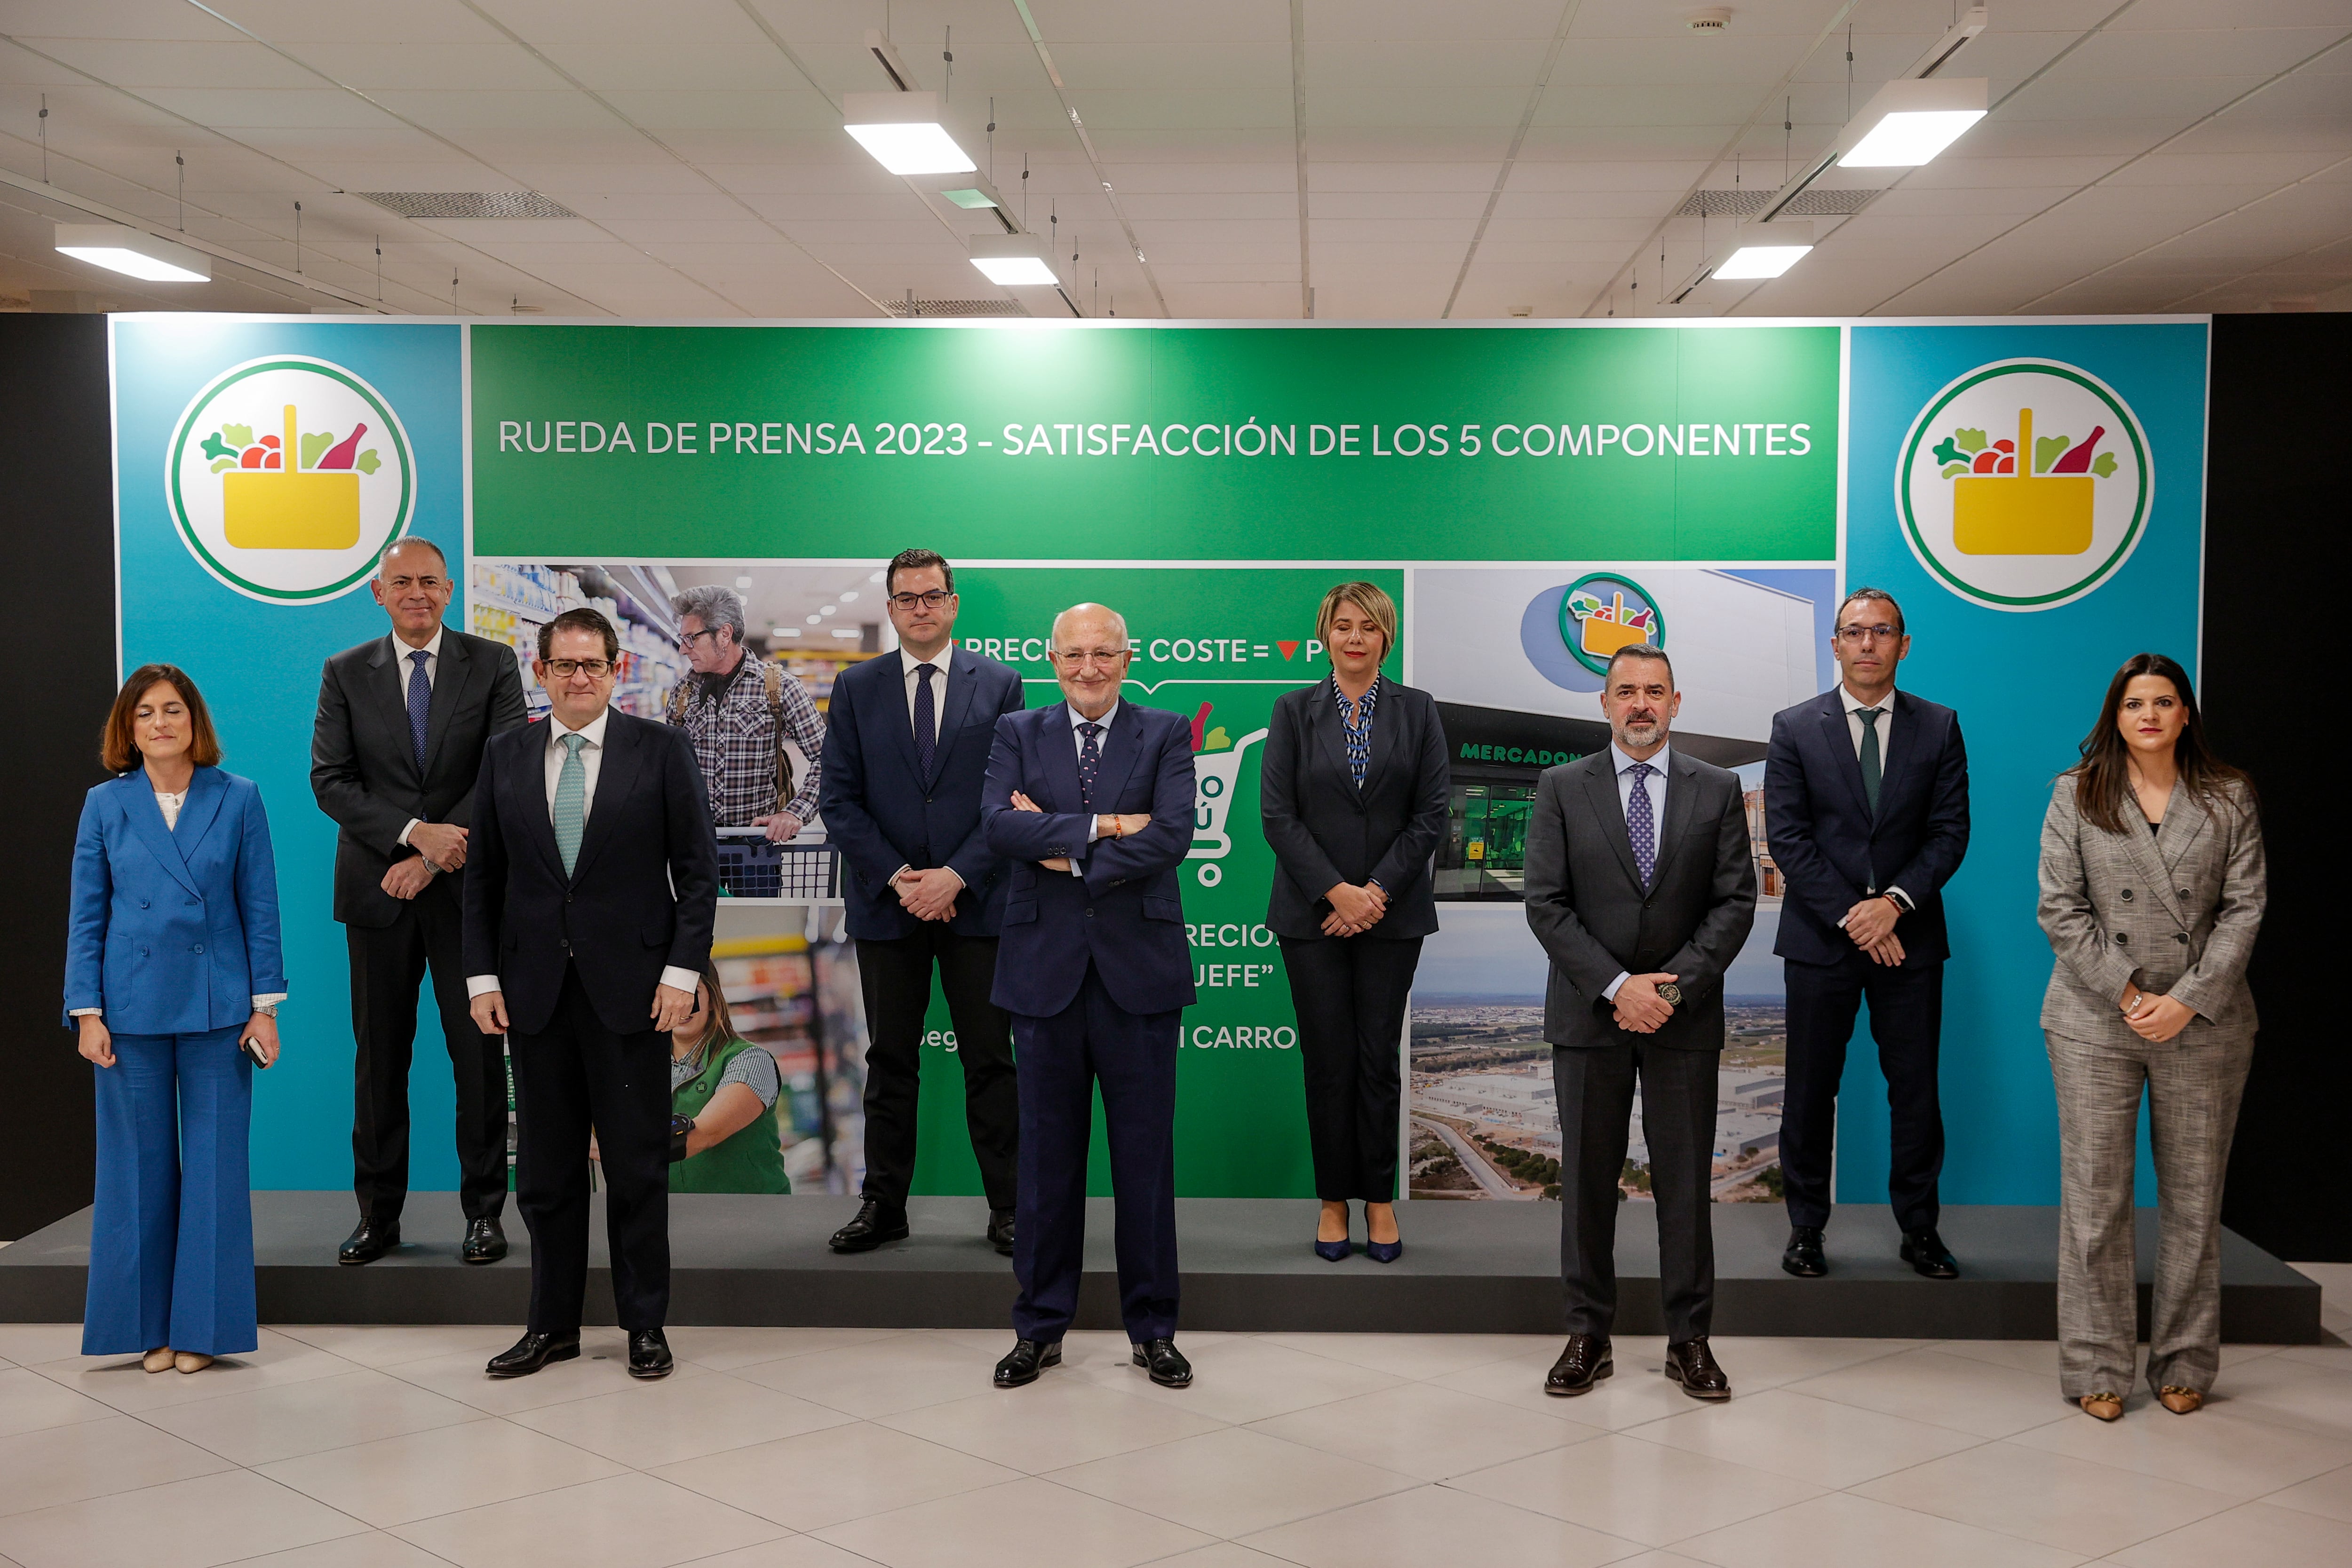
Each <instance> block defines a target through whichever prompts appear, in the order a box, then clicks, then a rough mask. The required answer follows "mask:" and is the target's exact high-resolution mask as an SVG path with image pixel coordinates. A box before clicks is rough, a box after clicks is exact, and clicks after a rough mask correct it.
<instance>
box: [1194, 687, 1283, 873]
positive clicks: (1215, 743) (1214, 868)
mask: <svg viewBox="0 0 2352 1568" xmlns="http://www.w3.org/2000/svg"><path fill="white" fill-rule="evenodd" d="M1209 711H1210V705H1209V704H1207V703H1202V705H1201V710H1200V711H1199V712H1198V713H1196V714H1194V715H1193V716H1192V850H1191V852H1188V853H1187V854H1186V855H1185V857H1184V858H1185V859H1186V860H1195V861H1202V862H1205V863H1204V864H1203V865H1202V867H1201V869H1200V870H1199V871H1198V872H1196V873H1193V874H1194V875H1196V876H1197V877H1199V878H1200V882H1201V885H1202V887H1214V886H1216V885H1217V883H1221V882H1223V881H1224V879H1225V868H1224V867H1223V866H1221V865H1219V864H1218V863H1217V862H1219V861H1222V860H1223V859H1224V858H1225V857H1226V856H1227V855H1229V854H1231V853H1233V851H1234V831H1233V822H1234V794H1235V793H1236V792H1237V791H1238V790H1239V789H1240V787H1241V781H1242V758H1243V756H1244V754H1245V753H1246V752H1247V751H1248V750H1249V748H1250V747H1253V746H1255V745H1256V744H1257V743H1258V742H1259V741H1261V740H1264V739H1265V731H1264V730H1262V729H1254V730H1251V731H1250V732H1249V733H1248V734H1247V735H1244V736H1243V737H1241V739H1240V741H1239V742H1234V741H1231V740H1228V739H1227V738H1226V736H1225V731H1224V727H1223V726H1222V725H1220V726H1218V727H1215V728H1213V729H1212V728H1210V727H1209Z"/></svg>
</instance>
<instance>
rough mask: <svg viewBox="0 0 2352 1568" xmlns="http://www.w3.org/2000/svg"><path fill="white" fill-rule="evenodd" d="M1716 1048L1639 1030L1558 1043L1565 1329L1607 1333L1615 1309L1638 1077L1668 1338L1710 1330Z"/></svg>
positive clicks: (1555, 1075) (1555, 1078) (1554, 1058)
mask: <svg viewBox="0 0 2352 1568" xmlns="http://www.w3.org/2000/svg"><path fill="white" fill-rule="evenodd" d="M1718 1060H1719V1053H1718V1052H1716V1051H1676V1050H1674V1049H1672V1048H1670V1047H1664V1046H1657V1045H1648V1044H1645V1043H1643V1042H1641V1041H1640V1040H1639V1039H1638V1037H1637V1038H1636V1040H1635V1042H1634V1043H1632V1044H1629V1045H1622V1046H1614V1045H1606V1046H1594V1047H1565V1048H1561V1049H1557V1050H1555V1051H1553V1052H1552V1053H1551V1077H1552V1082H1553V1084H1554V1086H1555V1087H1556V1088H1557V1090H1558V1092H1559V1130H1560V1138H1561V1145H1560V1157H1559V1278H1560V1283H1561V1285H1562V1286H1563V1287H1564V1288H1565V1289H1566V1291H1567V1294H1568V1332H1569V1333H1589V1334H1603V1335H1605V1334H1607V1333H1609V1330H1610V1325H1611V1324H1612V1323H1613V1322H1615V1321H1616V1318H1617V1257H1616V1251H1617V1208H1618V1197H1617V1181H1618V1178H1619V1176H1622V1174H1623V1172H1624V1169H1625V1145H1626V1143H1627V1140H1628V1137H1629V1135H1630V1133H1631V1129H1632V1123H1633V1087H1634V1082H1635V1080H1636V1078H1637V1077H1638V1079H1639V1080H1640V1083H1641V1090H1642V1137H1643V1142H1644V1143H1646V1144H1647V1145H1649V1149H1650V1191H1651V1194H1652V1196H1653V1197H1655V1198H1656V1199H1657V1210H1658V1294H1659V1297H1660V1301H1661V1304H1662V1305H1663V1306H1664V1310H1665V1319H1666V1338H1667V1340H1668V1341H1669V1342H1671V1343H1681V1342H1683V1341H1684V1340H1687V1339H1696V1338H1697V1337H1699V1336H1700V1335H1702V1334H1705V1333H1706V1332H1707V1324H1708V1323H1709V1322H1711V1321H1712V1320H1713V1318H1714V1315H1715V1229H1714V1226H1713V1223H1712V1212H1711V1209H1710V1207H1709V1205H1710V1203H1711V1199H1710V1197H1709V1196H1708V1192H1707V1186H1708V1178H1709V1176H1710V1174H1711V1172H1712V1169H1713V1166H1714V1162H1715V1091H1716V1067H1717V1061H1718Z"/></svg>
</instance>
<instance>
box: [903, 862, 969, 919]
mask: <svg viewBox="0 0 2352 1568" xmlns="http://www.w3.org/2000/svg"><path fill="white" fill-rule="evenodd" d="M890 886H891V888H892V889H893V890H894V891H895V892H897V894H898V902H899V904H902V905H904V906H905V908H906V911H907V913H908V914H909V915H913V916H914V917H915V918H916V919H918V920H953V919H954V918H955V901H956V894H960V893H961V892H962V891H963V878H962V877H961V876H959V875H957V874H956V873H954V872H953V871H950V869H948V868H947V867H946V866H943V865H940V866H933V867H932V868H931V869H930V870H929V871H915V870H912V869H911V868H910V869H908V870H906V871H902V872H900V873H898V879H897V880H896V881H894V882H893V883H891V884H890Z"/></svg>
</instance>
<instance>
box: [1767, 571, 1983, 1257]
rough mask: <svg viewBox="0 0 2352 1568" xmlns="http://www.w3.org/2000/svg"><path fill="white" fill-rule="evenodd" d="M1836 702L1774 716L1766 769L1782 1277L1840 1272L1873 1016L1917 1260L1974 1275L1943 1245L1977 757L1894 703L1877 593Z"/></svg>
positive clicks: (1892, 647) (1926, 712) (1852, 645)
mask: <svg viewBox="0 0 2352 1568" xmlns="http://www.w3.org/2000/svg"><path fill="white" fill-rule="evenodd" d="M1830 646H1831V649H1832V652H1833V653H1835V654H1836V655H1837V662H1838V665H1839V670H1840V674H1841V676H1842V678H1841V679H1840V681H1839V683H1838V685H1837V686H1836V688H1835V689H1833V690H1832V691H1829V692H1825V693H1823V694H1822V695H1820V696H1818V697H1815V698H1814V699H1813V700H1812V701H1811V702H1805V703H1799V704H1798V705H1797V706H1795V707H1792V708H1787V709H1784V710H1783V711H1781V712H1780V713H1779V714H1776V715H1775V716H1773V719H1772V745H1771V751H1770V754H1769V760H1768V761H1767V762H1766V764H1765V768H1764V816H1765V821H1766V824H1767V831H1768V832H1769V836H1770V841H1771V848H1772V863H1773V864H1774V865H1776V866H1777V867H1779V868H1780V875H1781V876H1782V878H1783V879H1784V880H1785V881H1786V883H1787V887H1788V893H1787V901H1786V903H1784V904H1782V906H1781V910H1780V940H1779V941H1778V942H1776V943H1775V944H1774V945H1773V951H1774V952H1776V953H1778V954H1780V956H1781V957H1782V958H1783V959H1784V960H1785V961H1786V964H1787V973H1788V992H1789V1013H1788V1026H1789V1083H1788V1101H1787V1104H1786V1107H1785V1109H1784V1111H1783V1113H1782V1118H1781V1123H1780V1176H1781V1181H1782V1183H1783V1185H1784V1186H1785V1188H1786V1196H1787V1200H1788V1205H1789V1223H1790V1233H1789V1246H1788V1249H1787V1250H1786V1251H1785V1252H1783V1253H1782V1254H1781V1257H1780V1266H1781V1267H1782V1268H1783V1269H1786V1270H1788V1271H1789V1272H1790V1273H1791V1274H1795V1275H1798V1276H1800V1277H1801V1278H1811V1277H1814V1276H1817V1275H1820V1274H1822V1273H1825V1272H1827V1271H1828V1267H1829V1265H1828V1260H1827V1257H1826V1255H1825V1253H1824V1251H1823V1245H1822V1229H1823V1228H1824V1227H1825V1226H1827V1225H1828V1224H1829V1218H1830V1207H1831V1195H1830V1155H1831V1150H1832V1145H1833V1144H1834V1142H1835V1140H1836V1134H1837V1092H1838V1082H1839V1080H1840V1079H1841V1078H1842V1077H1843V1075H1844V1072H1845V1050H1846V1042H1847V1040H1850V1039H1851V1038H1852V1037H1853V1022H1854V1014H1855V1012H1856V1011H1857V1010H1858V1009H1859V1008H1860V1006H1861V1004H1862V1002H1863V1000H1864V998H1868V999H1869V1002H1870V1032H1871V1037H1872V1038H1873V1039H1874V1040H1876V1041H1877V1042H1878V1064H1879V1067H1880V1069H1881V1071H1884V1072H1885V1075H1886V1104H1887V1111H1888V1119H1889V1121H1890V1123H1891V1134H1892V1140H1891V1141H1892V1144H1893V1148H1892V1150H1891V1155H1892V1157H1891V1159H1890V1162H1889V1166H1888V1172H1887V1184H1886V1185H1887V1195H1888V1197H1889V1198H1890V1199H1891V1200H1892V1201H1893V1204H1894V1207H1895V1221H1896V1223H1898V1224H1899V1225H1900V1226H1901V1227H1902V1229H1903V1245H1902V1249H1901V1252H1902V1258H1903V1260H1904V1261H1905V1262H1906V1263H1908V1264H1910V1265H1911V1266H1912V1267H1913V1268H1914V1269H1916V1270H1918V1271H1919V1272H1920V1273H1922V1274H1924V1275H1926V1276H1927V1278H1929V1279H1931V1280H1949V1279H1952V1278H1954V1277H1955V1276H1957V1275H1958V1273H1959V1267H1958V1264H1957V1263H1955V1262H1954V1261H1953V1260H1952V1254H1951V1252H1950V1251H1949V1249H1947V1248H1946V1247H1945V1246H1944V1242H1943V1239H1942V1238H1941V1237H1940V1236H1938V1235H1937V1229H1936V1226H1937V1218H1938V1215H1937V1198H1936V1182H1937V1177H1938V1176H1940V1175H1941V1174H1942V1171H1943V1168H1944V1117H1943V1111H1942V1109H1941V1107H1940V1105H1939V1104H1938V1103H1937V1086H1936V1071H1937V1051H1938V1047H1939V1045H1940V1042H1941V1040H1942V1034H1943V1017H1944V960H1945V959H1946V958H1947V957H1948V956H1950V954H1951V949H1950V947H1949V946H1948V944H1947V942H1946V940H1945V936H1944V894H1943V887H1944V883H1947V882H1948V881H1950V880H1951V877H1952V873H1954V872H1956V871H1958V870H1959V869H1960V857H1961V856H1962V855H1964V854H1966V853H1967V852H1968V848H1969V758H1968V751H1967V748H1966V747H1964V746H1963V745H1962V744H1961V741H1960V721H1959V716H1958V715H1957V714H1955V713H1953V712H1952V710H1951V709H1950V708H1948V707H1943V706H1938V705H1937V704H1935V703H1931V702H1922V701H1920V700H1919V699H1918V698H1917V697H1915V696H1912V695H1909V694H1908V693H1906V692H1898V691H1896V690H1895V666H1896V665H1898V664H1901V663H1902V662H1903V660H1904V659H1905V658H1906V657H1907V656H1908V655H1909V653H1910V652H1911V638H1910V636H1909V634H1908V633H1907V632H1905V631H1904V628H1903V610H1902V607H1901V606H1900V605H1898V604H1896V603H1895V601H1894V599H1893V597H1892V596H1890V595H1888V594H1887V593H1885V592H1884V591H1880V590H1878V589H1875V588H1857V589H1855V590H1854V591H1853V592H1852V593H1849V594H1847V595H1846V597H1845V601H1844V602H1843V603H1842V604H1840V605H1839V606H1838V612H1837V617H1836V623H1835V626H1834V628H1833V630H1832V633H1831V640H1830Z"/></svg>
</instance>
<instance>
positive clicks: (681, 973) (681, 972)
mask: <svg viewBox="0 0 2352 1568" xmlns="http://www.w3.org/2000/svg"><path fill="white" fill-rule="evenodd" d="M661 983H662V984H663V985H665V986H667V987H669V988H671V989H672V990H677V991H684V992H685V993H686V994H687V995H688V996H689V997H690V996H692V995H694V988H695V987H697V986H698V985H700V984H701V983H702V977H701V976H699V975H698V974H696V973H695V972H694V971H693V970H691V969H681V968H679V967H677V965H675V964H665V965H663V966H662V977H661Z"/></svg>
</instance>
